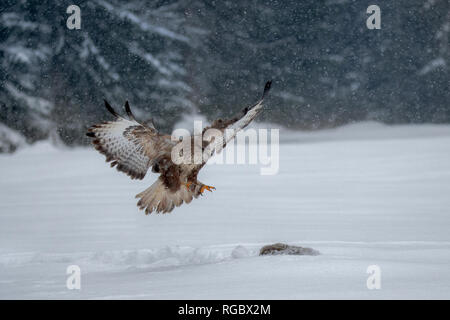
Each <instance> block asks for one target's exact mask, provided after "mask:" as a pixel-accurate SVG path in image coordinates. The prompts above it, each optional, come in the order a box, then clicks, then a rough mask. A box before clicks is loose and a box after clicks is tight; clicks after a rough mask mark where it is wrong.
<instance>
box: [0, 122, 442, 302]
mask: <svg viewBox="0 0 450 320" xmlns="http://www.w3.org/2000/svg"><path fill="white" fill-rule="evenodd" d="M281 135H283V132H282V134H281ZM286 137H288V139H285V140H288V141H289V142H287V143H285V144H282V145H281V147H280V171H279V173H278V174H277V175H273V176H262V175H260V174H259V167H258V166H256V165H212V166H207V167H206V169H205V170H203V171H202V172H201V174H200V180H201V181H203V182H205V183H208V184H211V185H214V186H215V187H216V188H217V191H215V192H214V193H208V194H207V195H206V196H205V197H203V198H201V199H198V200H195V201H193V202H192V203H191V204H189V205H183V206H182V207H180V208H177V209H175V210H174V211H173V212H172V213H171V214H168V215H149V216H145V215H144V214H143V212H142V211H138V209H137V207H136V199H134V195H135V194H137V193H138V192H140V191H142V190H143V189H144V188H146V187H147V186H149V185H150V184H151V183H152V181H153V180H154V179H155V177H156V176H155V175H153V174H150V175H148V176H147V177H146V178H145V179H144V180H143V181H131V180H130V179H128V177H127V176H125V175H124V174H121V173H118V172H117V171H116V170H114V169H111V168H109V166H108V165H106V164H105V162H104V157H103V156H101V155H100V154H98V153H97V152H96V151H95V150H93V149H92V148H78V149H72V150H68V149H67V150H64V149H55V148H53V147H51V146H50V145H49V144H46V143H38V144H36V145H34V146H32V147H29V148H24V149H22V150H19V152H17V153H15V154H13V155H1V156H0V177H1V180H0V298H3V299H5V298H26V299H29V298H43V299H51V298H58V299H60V298H61V299H78V298H88V299H90V298H95V299H107V298H117V299H119V298H143V299H173V298H177V299H196V298H203V299H215V298H224V299H231V298H233V299H239V298H262V299H266V298H270V299H298V298H362V299H385V298H446V299H449V298H450V126H395V127H387V126H382V125H378V124H373V123H371V124H370V123H369V124H358V125H353V126H347V127H344V128H339V129H336V130H327V131H321V132H316V133H304V134H302V133H295V134H294V133H292V132H290V133H286ZM281 138H282V139H283V136H281ZM274 242H285V243H289V244H295V245H301V246H307V247H312V248H314V249H316V250H319V251H320V252H321V255H318V256H263V257H260V256H258V250H259V248H260V247H261V246H263V245H266V244H269V243H274ZM69 265H78V266H79V267H80V268H81V290H68V289H67V288H66V279H67V275H66V268H67V267H68V266H69ZM369 265H378V266H379V267H380V269H381V289H380V290H369V289H367V287H366V280H367V278H368V276H369V275H368V274H367V273H366V270H367V267H368V266H369Z"/></svg>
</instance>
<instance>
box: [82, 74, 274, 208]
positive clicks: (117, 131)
mask: <svg viewBox="0 0 450 320" xmlns="http://www.w3.org/2000/svg"><path fill="white" fill-rule="evenodd" d="M271 83H272V82H271V81H268V82H267V83H266V85H265V87H264V92H263V95H262V98H261V99H260V100H259V101H258V103H256V104H255V105H254V106H252V107H247V108H244V109H243V110H242V112H241V114H240V115H238V116H236V117H234V118H232V119H228V120H222V119H217V120H215V121H214V122H213V123H212V124H211V126H209V127H207V128H204V129H203V133H205V132H206V130H208V129H215V130H218V131H219V132H220V133H225V130H226V133H228V134H224V136H223V138H222V139H217V138H214V139H210V140H211V141H209V140H208V141H207V140H205V139H204V138H202V139H200V141H201V144H202V146H201V150H202V153H203V157H202V158H201V161H199V162H196V163H194V162H191V163H178V162H177V161H175V162H174V161H173V159H172V149H173V147H175V146H176V145H177V143H178V142H177V141H173V140H172V139H171V136H170V135H164V134H161V133H160V132H158V131H157V130H156V128H155V127H154V126H153V125H151V124H150V125H144V124H141V123H139V122H138V121H137V120H136V119H135V117H134V116H133V114H132V112H131V109H130V106H129V104H128V101H127V102H125V111H126V113H127V115H128V119H125V118H123V117H121V116H120V115H119V114H117V113H116V112H115V111H114V109H113V108H112V107H111V106H110V105H109V103H108V102H107V101H106V100H105V106H106V108H107V109H108V111H109V112H111V113H112V114H113V115H114V117H115V120H114V121H108V122H104V123H101V124H96V125H94V126H92V127H90V128H89V129H88V132H87V136H88V137H91V138H93V140H92V143H93V144H94V146H95V149H97V150H98V151H99V152H100V153H102V154H104V155H105V156H106V162H111V167H114V166H115V167H116V168H117V170H119V171H122V172H124V173H126V174H127V175H128V176H130V177H131V179H143V178H144V176H145V174H146V173H147V170H148V169H149V168H152V172H155V173H159V174H160V176H159V178H158V180H157V181H156V182H155V183H153V184H152V185H151V186H150V187H149V188H148V189H146V190H144V191H143V192H141V193H139V194H138V195H136V198H139V201H138V203H137V205H138V207H139V208H140V209H145V213H146V214H149V213H151V212H153V211H155V212H162V213H166V212H171V211H172V210H173V208H175V207H178V206H180V205H181V204H182V203H183V202H186V203H190V202H191V201H192V198H197V197H198V196H199V195H201V194H203V192H204V191H205V190H208V191H212V190H214V189H215V188H214V187H212V186H208V185H205V184H203V183H201V182H200V181H198V180H197V175H198V172H199V171H200V169H201V168H202V167H203V166H204V165H205V164H206V162H207V161H208V159H209V158H210V157H211V156H213V154H214V153H215V152H216V151H217V152H220V150H221V149H222V148H224V147H225V146H226V144H227V142H229V141H230V140H232V139H233V138H234V137H235V136H236V133H237V132H238V131H239V130H241V129H243V128H245V127H246V126H247V125H248V124H249V123H250V122H251V121H252V120H253V119H254V118H255V117H256V116H257V115H258V114H259V113H260V112H261V110H262V103H263V100H264V97H265V95H266V94H267V92H268V91H269V89H270V85H271ZM230 132H231V134H230ZM203 133H202V136H203ZM194 140H195V139H194V137H191V143H192V145H194V143H195V142H194ZM192 149H195V148H192ZM177 163H178V164H177Z"/></svg>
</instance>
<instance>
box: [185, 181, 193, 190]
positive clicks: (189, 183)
mask: <svg viewBox="0 0 450 320" xmlns="http://www.w3.org/2000/svg"><path fill="white" fill-rule="evenodd" d="M191 184H192V182H187V183H186V188H187V189H188V190H190V188H191Z"/></svg>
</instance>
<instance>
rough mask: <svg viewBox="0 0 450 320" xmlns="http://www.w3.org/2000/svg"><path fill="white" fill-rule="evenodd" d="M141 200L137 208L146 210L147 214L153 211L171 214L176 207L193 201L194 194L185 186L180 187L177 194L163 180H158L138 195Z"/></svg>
mask: <svg viewBox="0 0 450 320" xmlns="http://www.w3.org/2000/svg"><path fill="white" fill-rule="evenodd" d="M136 198H140V199H139V201H138V203H137V206H138V207H139V209H145V214H150V213H152V212H153V211H155V212H158V213H168V212H171V211H172V210H173V209H174V208H175V207H179V206H181V205H182V204H183V201H184V202H186V203H189V202H191V201H192V193H191V192H189V191H188V190H187V188H186V187H185V186H180V188H179V189H178V190H177V191H176V192H172V191H170V190H169V189H167V188H166V187H165V185H164V183H163V181H162V180H161V179H158V180H156V181H155V182H154V183H153V184H152V185H151V186H150V187H149V188H147V189H146V190H144V191H142V192H141V193H139V194H137V195H136Z"/></svg>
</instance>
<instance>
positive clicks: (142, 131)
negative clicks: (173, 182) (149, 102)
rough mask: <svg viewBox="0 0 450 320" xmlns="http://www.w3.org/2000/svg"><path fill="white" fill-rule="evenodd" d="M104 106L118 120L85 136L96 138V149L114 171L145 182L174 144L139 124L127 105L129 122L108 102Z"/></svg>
mask: <svg viewBox="0 0 450 320" xmlns="http://www.w3.org/2000/svg"><path fill="white" fill-rule="evenodd" d="M105 106H106V108H107V109H108V111H109V112H111V113H112V114H113V115H114V117H115V118H116V119H115V120H114V121H108V122H104V123H101V124H96V125H93V126H92V127H90V128H89V129H88V131H87V134H86V135H87V136H88V137H91V138H93V140H92V143H93V144H94V145H95V149H97V150H98V151H99V152H100V153H102V154H104V155H105V156H106V162H110V161H112V162H111V167H114V166H116V168H117V170H119V171H122V172H124V173H126V174H127V175H128V176H130V177H131V179H143V178H144V176H145V174H146V173H147V170H148V169H149V168H150V167H151V166H152V165H153V163H154V161H155V160H157V159H158V158H160V157H164V156H167V155H170V153H171V150H172V147H173V146H174V143H173V142H172V141H171V140H170V136H165V135H161V134H160V133H158V131H157V130H156V129H155V128H154V127H148V126H144V125H142V124H140V123H139V122H137V121H136V120H135V118H134V116H133V114H132V113H131V109H130V106H129V104H128V101H127V102H126V103H125V110H126V112H127V114H128V116H129V118H130V120H128V119H125V118H122V117H121V116H119V115H118V114H117V113H116V112H115V111H114V109H113V108H112V107H111V106H110V105H109V103H108V102H107V101H106V100H105Z"/></svg>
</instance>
